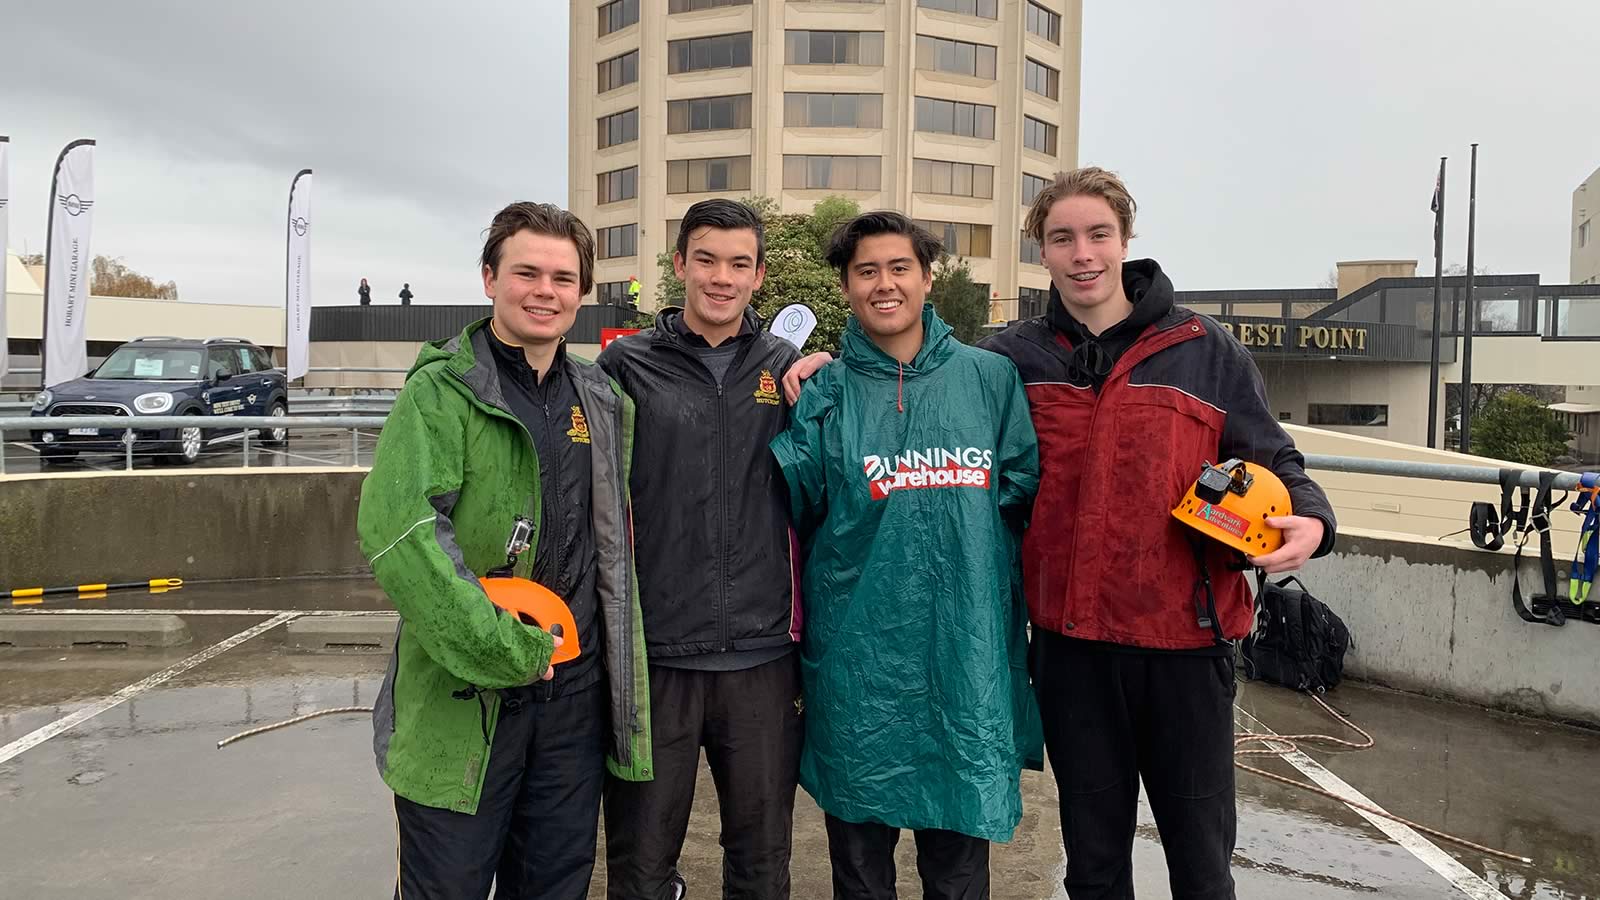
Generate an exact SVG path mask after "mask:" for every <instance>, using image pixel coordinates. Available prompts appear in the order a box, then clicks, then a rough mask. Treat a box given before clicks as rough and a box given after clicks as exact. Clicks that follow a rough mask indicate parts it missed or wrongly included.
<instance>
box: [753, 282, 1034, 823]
mask: <svg viewBox="0 0 1600 900" xmlns="http://www.w3.org/2000/svg"><path fill="white" fill-rule="evenodd" d="M922 321H923V327H924V340H923V346H922V350H921V352H919V353H918V354H917V356H916V358H915V359H914V360H912V362H911V363H910V364H908V365H906V366H904V367H903V368H902V367H901V365H900V364H899V363H898V362H897V361H896V360H894V359H892V358H890V357H889V356H888V355H887V354H885V353H884V352H883V351H881V350H879V349H878V347H877V345H875V344H873V343H872V340H871V339H870V338H868V336H867V335H866V333H865V332H864V331H862V329H861V326H860V324H859V323H858V322H857V321H856V319H855V317H853V316H852V317H851V318H850V320H849V322H848V323H847V325H846V327H845V333H844V338H843V353H842V355H841V357H840V359H838V360H835V361H834V362H833V363H830V364H829V365H828V366H826V367H824V368H823V369H822V370H821V371H820V372H818V373H817V374H816V375H815V376H814V377H813V378H812V379H811V380H810V381H808V382H806V386H805V390H804V391H803V393H802V394H801V396H800V402H799V404H798V405H797V406H796V407H795V410H794V414H793V416H792V417H791V420H790V427H789V430H788V431H787V432H785V433H784V434H782V435H779V436H778V438H777V439H776V440H775V441H773V444H772V449H773V453H774V454H776V456H777V458H778V463H779V465H780V466H781V467H782V469H783V473H784V477H785V479H786V480H787V482H788V487H789V497H790V502H791V505H792V507H793V513H794V516H795V522H796V523H797V524H798V525H799V527H800V530H801V533H802V535H803V536H804V538H805V542H806V564H805V576H804V582H803V585H804V590H803V595H804V603H805V610H804V611H805V620H804V621H805V626H804V637H803V642H802V645H801V672H802V673H803V677H804V686H805V719H806V740H805V748H804V750H803V752H802V756H801V762H800V783H801V785H802V786H804V787H805V789H806V790H807V791H808V792H809V793H810V794H811V795H812V796H813V797H814V798H816V801H817V804H818V805H819V806H821V807H822V809H823V810H824V811H826V812H828V813H829V814H831V815H833V816H836V817H838V818H840V819H843V820H845V821H847V822H878V823H882V824H885V825H890V826H894V827H898V828H911V829H924V828H939V829H946V830H950V831H957V832H960V833H962V834H967V835H971V836H973V837H979V838H985V839H988V840H993V841H1008V840H1010V839H1011V835H1012V832H1013V831H1014V830H1015V829H1016V826H1017V823H1018V822H1019V821H1020V820H1021V818H1022V794H1021V788H1020V784H1019V777H1020V774H1021V769H1022V768H1023V767H1024V765H1029V766H1031V767H1034V768H1038V767H1039V766H1040V765H1041V764H1042V748H1041V738H1040V729H1039V721H1038V712H1037V709H1036V707H1035V705H1034V701H1033V693H1032V691H1031V689H1030V688H1029V686H1028V675H1027V664H1026V649H1027V648H1026V643H1027V633H1026V630H1025V629H1026V624H1027V617H1028V613H1027V606H1026V604H1025V602H1024V600H1023V596H1022V590H1021V573H1020V558H1019V552H1020V547H1021V539H1020V534H1021V528H1022V525H1023V524H1024V523H1025V521H1026V518H1027V512H1028V508H1029V504H1030V503H1031V501H1032V499H1033V495H1034V492H1035V491H1036V490H1037V488H1038V484H1039V462H1038V445H1037V441H1036V438H1035V437H1034V432H1033V424H1032V421H1031V419H1030V418H1029V414H1028V400H1027V396H1026V395H1025V394H1024V392H1023V388H1022V381H1021V379H1020V378H1019V377H1018V376H1017V372H1016V369H1015V368H1014V367H1013V366H1012V364H1011V362H1010V361H1009V360H1007V359H1005V358H1004V357H1001V356H998V355H995V354H993V353H989V352H988V351H985V350H978V349H976V348H973V347H968V346H965V345H963V344H961V343H959V342H958V341H956V339H955V338H954V336H953V335H952V334H951V331H950V326H948V325H946V324H945V323H944V322H943V321H942V320H940V319H939V317H938V316H937V315H935V314H934V312H933V308H932V307H931V306H927V307H925V308H924V310H923V316H922Z"/></svg>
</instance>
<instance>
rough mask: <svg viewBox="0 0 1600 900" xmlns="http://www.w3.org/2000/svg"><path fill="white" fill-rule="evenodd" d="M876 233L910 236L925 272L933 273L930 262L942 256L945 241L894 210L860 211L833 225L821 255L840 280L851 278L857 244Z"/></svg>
mask: <svg viewBox="0 0 1600 900" xmlns="http://www.w3.org/2000/svg"><path fill="white" fill-rule="evenodd" d="M879 234H903V235H905V236H906V237H907V238H910V240H911V249H912V251H914V252H915V253H916V254H917V262H919V263H921V264H922V271H924V272H932V271H933V264H934V263H935V262H937V261H938V260H939V259H940V258H941V257H943V256H944V242H943V241H941V240H939V239H938V238H936V237H934V236H933V235H931V234H929V233H928V231H927V229H924V228H920V227H918V226H917V224H916V223H915V222H913V221H911V220H910V219H909V218H907V217H906V216H905V214H904V213H897V212H894V211H893V210H878V211H877V212H869V213H862V214H861V215H859V216H856V217H855V218H854V219H851V220H850V221H848V222H845V223H843V224H841V225H840V226H839V227H838V228H835V229H834V230H833V236H832V237H830V238H828V249H827V250H826V251H825V253H824V257H825V258H826V259H827V260H828V265H830V266H833V268H834V270H835V271H837V272H838V273H839V280H840V281H841V282H846V283H848V282H849V280H850V272H849V269H850V260H852V259H854V258H855V256H856V245H857V244H859V243H861V239H862V238H869V237H873V236H874V235H879Z"/></svg>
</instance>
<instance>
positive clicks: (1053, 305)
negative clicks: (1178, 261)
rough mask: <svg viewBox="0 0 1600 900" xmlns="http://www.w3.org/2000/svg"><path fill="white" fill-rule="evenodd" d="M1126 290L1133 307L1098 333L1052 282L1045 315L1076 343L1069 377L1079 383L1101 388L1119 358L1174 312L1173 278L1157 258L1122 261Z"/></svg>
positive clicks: (1057, 328)
mask: <svg viewBox="0 0 1600 900" xmlns="http://www.w3.org/2000/svg"><path fill="white" fill-rule="evenodd" d="M1122 291H1123V293H1125V294H1126V295H1127V297H1128V301H1129V302H1130V303H1132V304H1133V311H1132V312H1130V313H1128V317H1127V318H1126V319H1123V320H1122V321H1121V322H1118V323H1117V324H1115V325H1113V326H1111V327H1110V328H1107V329H1106V330H1105V331H1103V332H1101V333H1100V334H1098V335H1094V334H1090V333H1089V329H1087V328H1085V327H1084V326H1083V323H1081V322H1079V321H1078V320H1077V319H1074V318H1073V317H1072V313H1070V312H1068V311H1067V307H1066V304H1065V303H1063V302H1062V300H1061V292H1060V291H1058V290H1056V286H1055V285H1054V284H1052V285H1050V303H1049V306H1047V307H1046V309H1045V318H1046V319H1047V320H1048V321H1049V322H1050V327H1052V328H1054V329H1055V330H1056V331H1057V332H1059V333H1060V334H1061V335H1062V336H1063V337H1065V338H1066V339H1067V343H1069V344H1071V345H1072V361H1071V363H1070V364H1069V365H1068V368H1067V380H1068V381H1069V382H1071V383H1072V384H1076V385H1079V386H1086V387H1093V388H1094V389H1095V390H1097V391H1098V390H1099V389H1100V385H1102V384H1104V383H1105V380H1106V376H1107V375H1110V374H1111V370H1112V369H1113V368H1114V367H1115V366H1116V364H1117V360H1118V359H1120V358H1121V357H1122V354H1123V353H1124V352H1126V351H1127V349H1128V348H1129V347H1131V346H1133V342H1134V341H1136V340H1138V339H1139V335H1141V334H1143V333H1144V331H1145V329H1146V328H1149V327H1150V326H1151V325H1154V324H1155V323H1156V322H1159V321H1161V319H1162V318H1164V317H1165V316H1166V315H1167V314H1168V313H1170V312H1172V306H1173V298H1172V281H1171V279H1169V278H1167V276H1166V274H1165V273H1164V272H1162V271H1161V266H1160V265H1159V264H1157V263H1156V261H1155V260H1153V259H1135V260H1130V261H1128V262H1126V263H1123V264H1122Z"/></svg>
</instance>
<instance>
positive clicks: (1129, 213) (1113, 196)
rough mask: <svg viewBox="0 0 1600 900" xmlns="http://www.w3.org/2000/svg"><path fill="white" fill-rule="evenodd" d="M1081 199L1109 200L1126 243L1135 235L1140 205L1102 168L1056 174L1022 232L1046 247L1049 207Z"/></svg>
mask: <svg viewBox="0 0 1600 900" xmlns="http://www.w3.org/2000/svg"><path fill="white" fill-rule="evenodd" d="M1078 196H1089V197H1099V198H1100V199H1102V200H1104V201H1106V204H1107V205H1108V206H1110V207H1111V211H1112V212H1113V213H1116V216H1117V227H1118V229H1119V230H1120V231H1121V232H1122V240H1123V242H1124V243H1126V242H1127V241H1128V239H1129V238H1132V237H1133V236H1134V234H1133V216H1134V213H1135V212H1137V211H1138V209H1139V205H1138V204H1137V203H1134V202H1133V195H1132V194H1130V193H1128V187H1127V185H1125V184H1123V183H1122V179H1121V178H1118V177H1117V175H1116V173H1115V172H1109V171H1107V170H1105V169H1102V168H1100V167H1099V166H1085V167H1084V168H1081V169H1073V170H1072V171H1070V172H1057V173H1056V177H1055V180H1054V181H1052V182H1050V183H1049V184H1048V185H1045V188H1044V190H1042V191H1040V192H1039V196H1037V197H1034V198H1033V206H1031V207H1029V208H1028V217H1027V219H1025V220H1024V221H1023V225H1022V230H1023V231H1024V232H1026V233H1027V235H1028V237H1031V238H1033V239H1034V240H1036V241H1038V242H1039V243H1041V244H1043V243H1044V220H1045V217H1047V216H1049V215H1050V208H1051V207H1053V206H1055V205H1056V203H1058V202H1060V201H1062V200H1065V199H1067V198H1068V197H1078Z"/></svg>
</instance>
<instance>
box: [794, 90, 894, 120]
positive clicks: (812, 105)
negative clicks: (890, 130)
mask: <svg viewBox="0 0 1600 900" xmlns="http://www.w3.org/2000/svg"><path fill="white" fill-rule="evenodd" d="M783 124H784V125H785V126H786V127H789V128H882V127H883V95H882V94H796V93H788V94H784V95H783Z"/></svg>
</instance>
